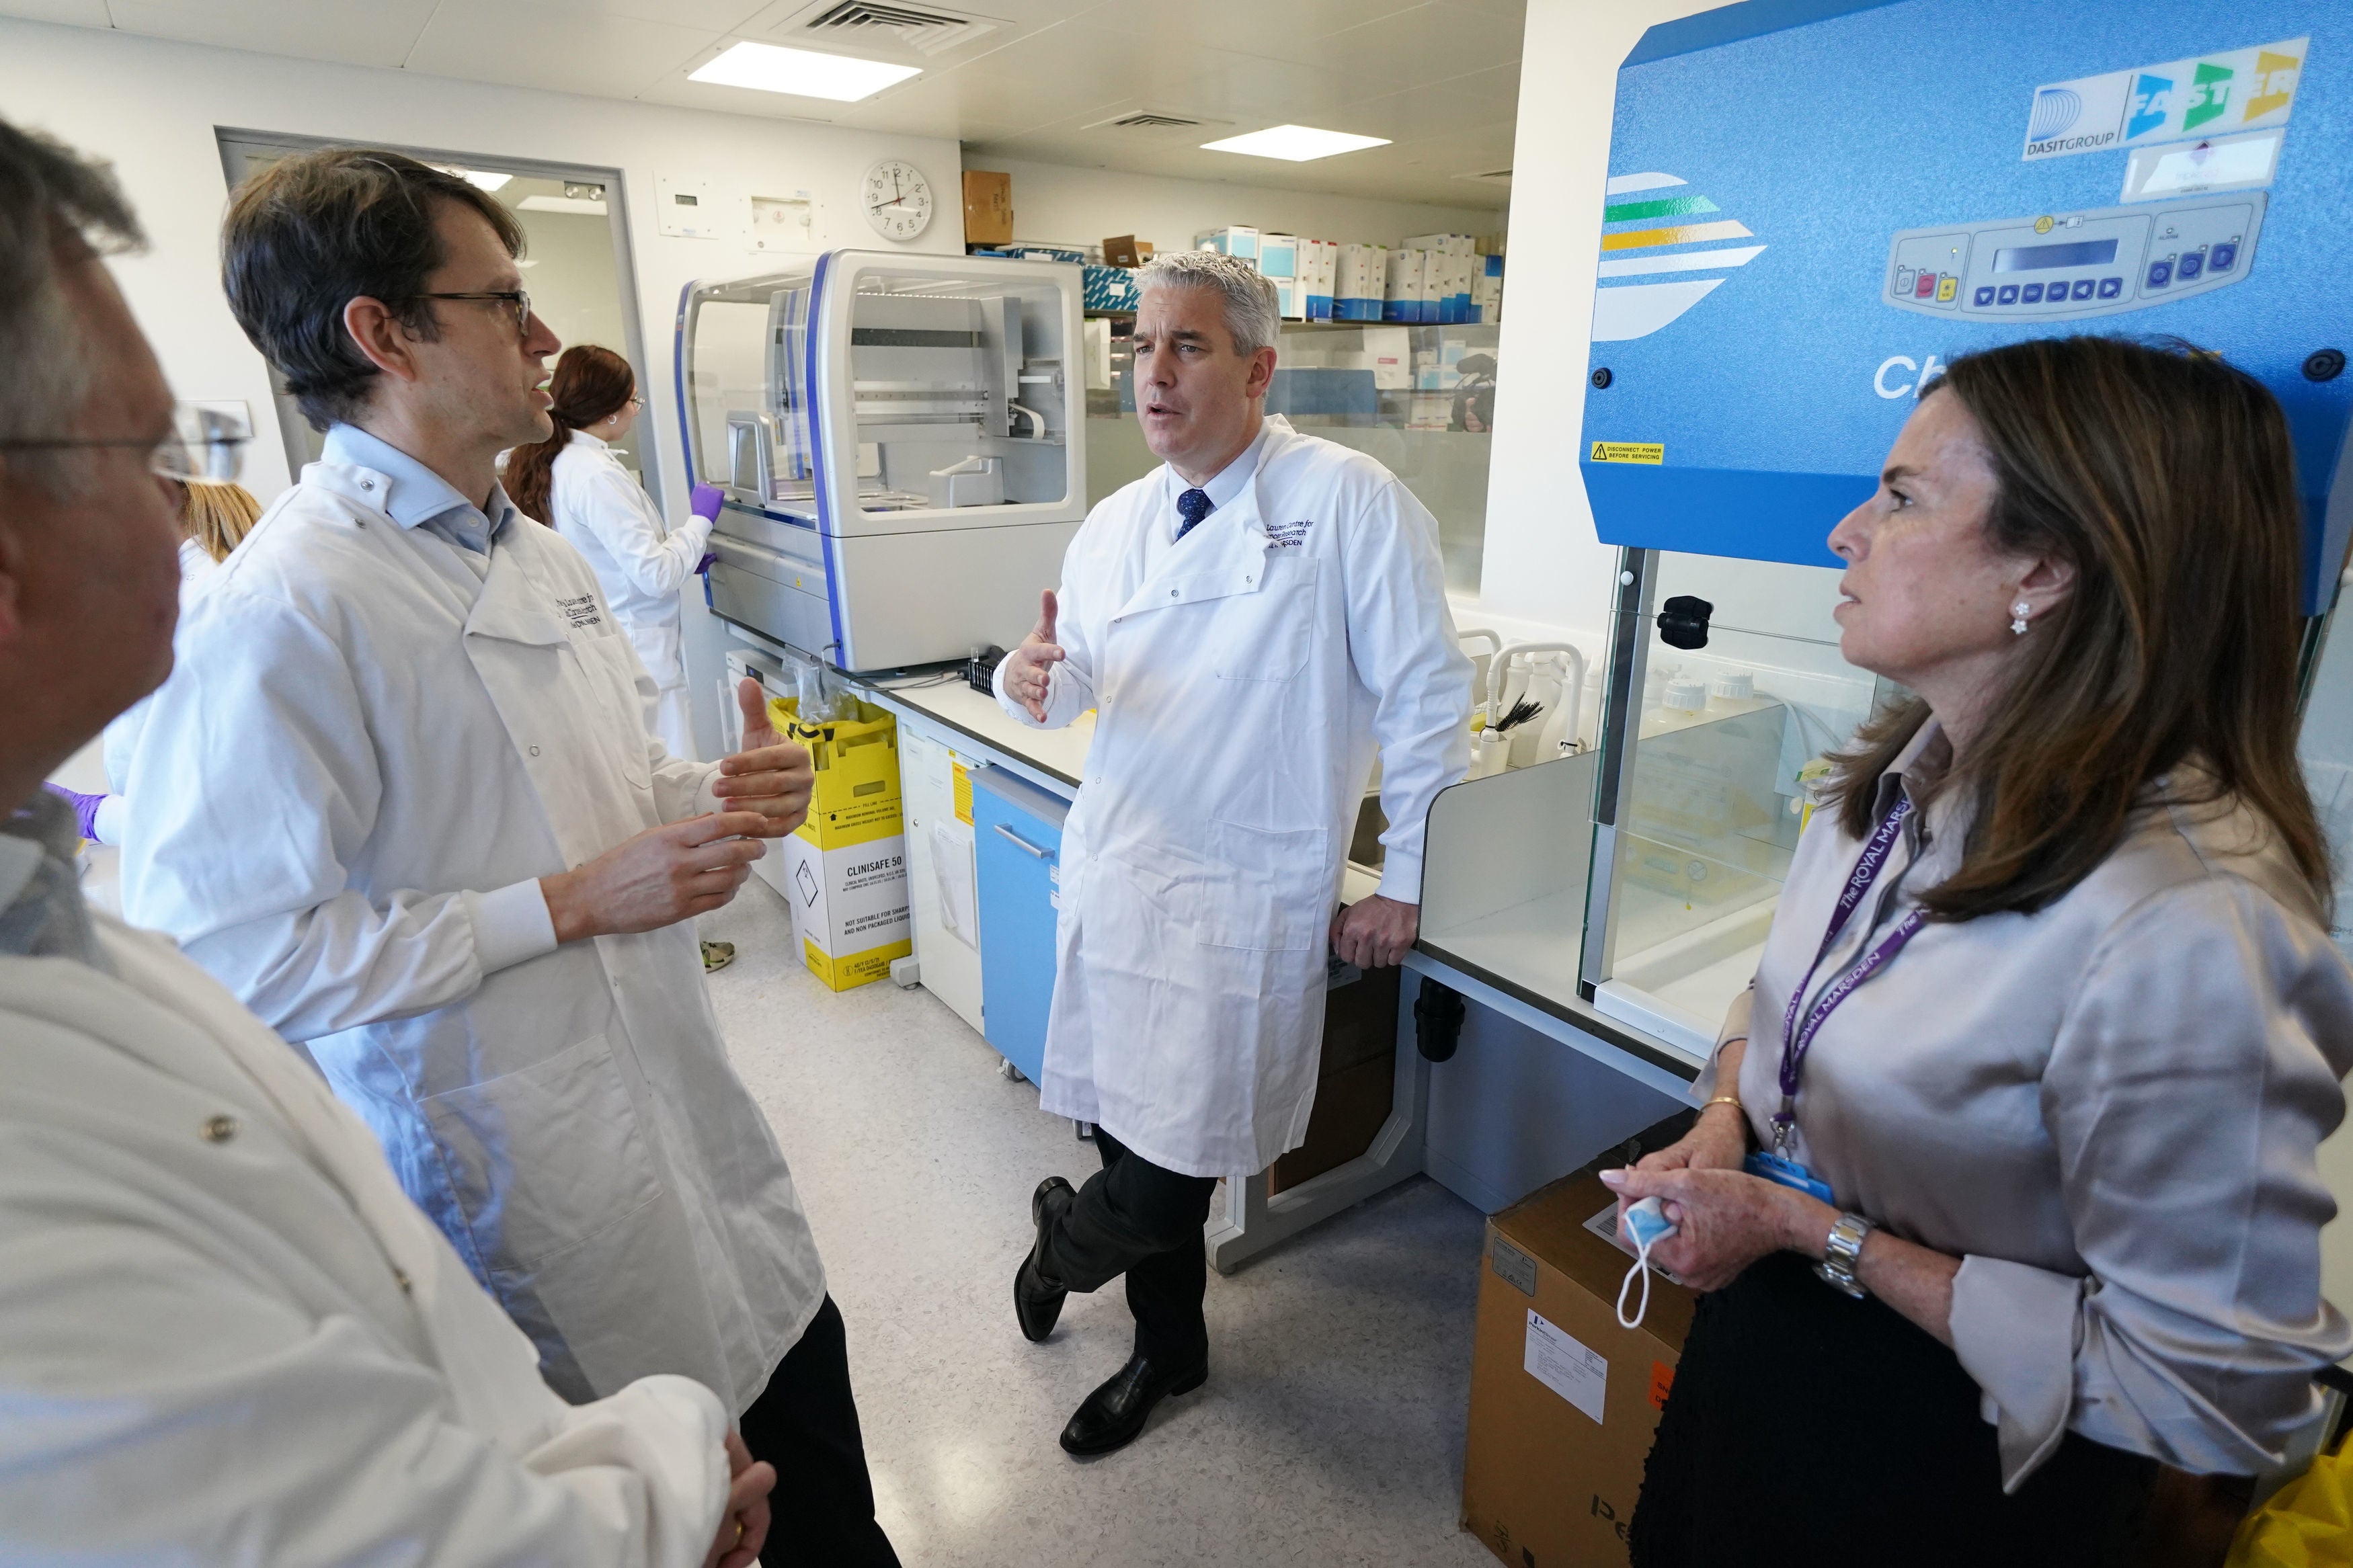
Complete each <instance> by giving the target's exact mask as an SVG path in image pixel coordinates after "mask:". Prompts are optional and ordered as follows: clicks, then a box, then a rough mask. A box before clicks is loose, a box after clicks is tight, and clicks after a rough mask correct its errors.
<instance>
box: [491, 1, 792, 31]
mask: <svg viewBox="0 0 2353 1568" xmlns="http://www.w3.org/2000/svg"><path fill="white" fill-rule="evenodd" d="M487 3H495V0H456V4H458V5H464V6H465V7H466V8H467V9H468V10H470V11H474V12H477V13H479V12H480V11H481V10H482V9H484V8H485V5H486V4H487ZM760 7H761V0H566V4H565V7H564V9H565V11H566V12H567V13H573V14H581V15H589V16H621V17H628V18H631V19H634V20H637V21H639V22H667V23H669V24H670V26H674V27H692V28H698V29H701V30H702V31H704V32H708V33H733V32H736V31H739V30H740V29H741V28H743V27H744V26H745V25H746V24H747V23H749V22H750V21H751V20H752V18H754V16H758V15H759V14H760ZM445 8H446V7H445Z"/></svg>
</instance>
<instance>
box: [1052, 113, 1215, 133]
mask: <svg viewBox="0 0 2353 1568" xmlns="http://www.w3.org/2000/svg"><path fill="white" fill-rule="evenodd" d="M1229 123H1231V122H1230V121H1224V120H1211V119H1208V118H1207V117H1206V116H1203V115H1198V114H1179V113H1177V112H1176V110H1173V109H1132V110H1128V111H1127V112H1126V113H1125V114H1117V115H1113V117H1112V118H1110V119H1109V120H1098V121H1095V122H1094V123H1093V124H1092V125H1089V126H1087V127H1086V128H1085V129H1087V130H1089V131H1135V132H1143V133H1145V135H1150V134H1152V133H1154V132H1170V131H1198V130H1199V129H1201V128H1202V127H1203V126H1205V125H1226V124H1229Z"/></svg>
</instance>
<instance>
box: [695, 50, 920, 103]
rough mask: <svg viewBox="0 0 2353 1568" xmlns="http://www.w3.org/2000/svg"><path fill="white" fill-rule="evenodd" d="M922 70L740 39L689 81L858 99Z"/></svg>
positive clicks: (849, 100)
mask: <svg viewBox="0 0 2353 1568" xmlns="http://www.w3.org/2000/svg"><path fill="white" fill-rule="evenodd" d="M922 74H923V68H921V67H919V66H894V65H889V64H886V63H884V62H883V61H881V60H861V59H857V58H852V57H851V56H849V55H828V54H821V53H819V52H818V51H817V50H815V49H787V48H785V47H781V46H779V45H776V44H754V43H740V44H737V45H735V46H734V47H732V48H730V49H728V50H727V51H726V52H725V53H723V54H722V55H720V56H719V57H718V58H715V59H712V60H711V61H709V62H708V63H706V64H705V65H704V66H702V68H701V69H699V70H695V71H691V72H690V73H688V76H687V79H688V80H689V81H700V82H709V83H711V84H712V85H714V86H718V87H748V88H752V89H756V90H758V91H761V92H784V93H790V94H792V95H793V96H794V97H796V98H824V99H830V100H833V101H834V102H836V103H856V102H857V101H858V100H860V99H862V98H871V97H873V96H874V95H875V94H876V93H878V92H881V90H882V89H884V88H886V87H891V86H893V85H895V84H897V83H899V82H902V81H904V80H906V79H908V78H909V77H911V76H921V75H922Z"/></svg>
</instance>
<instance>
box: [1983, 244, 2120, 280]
mask: <svg viewBox="0 0 2353 1568" xmlns="http://www.w3.org/2000/svg"><path fill="white" fill-rule="evenodd" d="M2115 259H2116V241H2115V240H2113V239H2078V240H2073V241H2071V242H2070V243H2068V244H2066V245H2021V246H2019V247H2015V248H2014V249H2010V250H1997V251H1995V252H1994V253H1993V269H1994V270H1995V271H1996V272H2042V271H2045V270H2047V269H2048V268H2053V267H2105V266H2106V265H2107V264H2108V263H2110V262H2112V261H2114V260H2115Z"/></svg>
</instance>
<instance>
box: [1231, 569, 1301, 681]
mask: <svg viewBox="0 0 2353 1568" xmlns="http://www.w3.org/2000/svg"><path fill="white" fill-rule="evenodd" d="M1323 567H1324V563H1323V562H1321V561H1318V560H1316V559H1315V558H1314V557H1313V556H1310V555H1307V554H1304V553H1303V552H1300V551H1296V550H1272V551H1269V552H1267V556H1266V565H1265V567H1264V569H1263V570H1264V572H1265V581H1263V582H1262V583H1261V584H1259V587H1258V591H1257V592H1256V593H1254V594H1235V595H1229V597H1227V598H1223V599H1219V600H1218V601H1216V604H1217V612H1216V614H1217V618H1216V620H1215V621H1214V622H1213V623H1212V624H1211V626H1210V627H1209V631H1208V638H1207V640H1208V643H1209V644H1210V646H1211V647H1215V648H1216V649H1217V658H1218V679H1220V680H1290V679H1293V678H1295V677H1296V676H1297V675H1298V674H1299V672H1300V671H1301V670H1303V669H1304V668H1307V654H1308V649H1309V647H1310V639H1311V638H1312V637H1314V631H1315V584H1316V579H1317V578H1318V577H1319V576H1320V575H1321V574H1322V572H1323Z"/></svg>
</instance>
